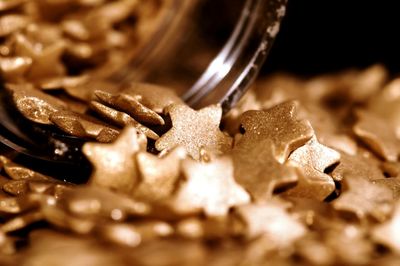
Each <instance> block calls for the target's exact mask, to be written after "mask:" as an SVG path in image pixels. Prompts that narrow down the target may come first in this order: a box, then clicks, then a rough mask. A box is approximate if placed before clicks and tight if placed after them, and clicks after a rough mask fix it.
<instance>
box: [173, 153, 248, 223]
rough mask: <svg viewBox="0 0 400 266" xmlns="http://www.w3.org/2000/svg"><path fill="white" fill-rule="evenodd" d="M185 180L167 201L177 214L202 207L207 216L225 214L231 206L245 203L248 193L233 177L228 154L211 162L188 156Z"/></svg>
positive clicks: (191, 211) (183, 166) (184, 168)
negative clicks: (203, 161) (202, 161)
mask: <svg viewBox="0 0 400 266" xmlns="http://www.w3.org/2000/svg"><path fill="white" fill-rule="evenodd" d="M182 168H183V175H184V180H183V181H182V182H181V184H180V185H179V188H178V191H177V193H176V195H175V196H174V198H173V199H172V200H171V202H170V204H171V207H172V209H173V210H174V211H175V212H177V213H179V214H183V215H184V214H189V213H197V212H200V211H204V212H205V214H206V215H208V216H224V215H226V214H227V213H228V210H229V208H230V207H233V206H237V205H241V204H246V203H248V202H249V201H250V196H249V194H247V192H246V191H245V190H244V189H243V188H242V187H241V186H239V185H238V184H237V183H236V182H235V179H234V178H233V163H232V160H231V158H230V157H221V158H218V159H215V160H214V161H212V162H210V163H199V162H196V161H193V160H191V159H187V160H185V161H184V162H183V165H182Z"/></svg>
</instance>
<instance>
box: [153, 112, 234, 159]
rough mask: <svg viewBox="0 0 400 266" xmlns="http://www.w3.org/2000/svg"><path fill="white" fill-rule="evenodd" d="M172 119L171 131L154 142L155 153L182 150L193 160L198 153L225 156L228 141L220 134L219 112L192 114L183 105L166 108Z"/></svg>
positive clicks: (228, 139)
mask: <svg viewBox="0 0 400 266" xmlns="http://www.w3.org/2000/svg"><path fill="white" fill-rule="evenodd" d="M166 110H167V113H169V114H170V116H171V119H172V129H170V130H169V131H168V132H167V133H165V134H164V135H163V136H161V138H160V139H158V140H157V141H156V148H157V150H159V151H162V150H165V149H167V150H169V149H172V148H174V147H176V146H182V147H184V148H185V149H186V151H187V153H188V154H189V155H190V156H192V157H193V158H194V159H195V160H199V159H200V149H201V148H205V149H209V150H215V151H219V152H227V151H229V150H230V148H231V144H232V139H231V138H230V137H229V136H228V135H226V134H224V133H223V132H221V131H220V129H219V123H220V121H221V116H222V109H221V107H220V106H217V105H212V106H209V107H206V108H203V109H201V110H199V111H195V110H193V109H191V108H190V107H188V106H186V105H171V106H169V107H167V108H166Z"/></svg>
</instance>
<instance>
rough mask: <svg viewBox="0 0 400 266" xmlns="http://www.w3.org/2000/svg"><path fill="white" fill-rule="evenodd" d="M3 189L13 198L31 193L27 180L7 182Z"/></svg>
mask: <svg viewBox="0 0 400 266" xmlns="http://www.w3.org/2000/svg"><path fill="white" fill-rule="evenodd" d="M2 189H3V190H4V191H5V192H7V193H8V194H11V195H13V196H18V195H21V194H26V193H27V192H28V191H29V188H28V182H27V181H26V180H16V181H10V182H7V183H6V184H4V185H3V186H2Z"/></svg>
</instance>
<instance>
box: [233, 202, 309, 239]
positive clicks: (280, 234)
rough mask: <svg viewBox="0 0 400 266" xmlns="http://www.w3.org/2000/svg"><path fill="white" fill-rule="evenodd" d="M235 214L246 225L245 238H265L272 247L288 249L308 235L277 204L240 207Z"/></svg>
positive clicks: (302, 226)
mask: <svg viewBox="0 0 400 266" xmlns="http://www.w3.org/2000/svg"><path fill="white" fill-rule="evenodd" d="M235 213H236V215H237V217H238V218H239V219H241V220H242V221H243V222H244V223H245V230H244V232H243V234H244V236H245V237H247V238H250V239H254V238H256V237H260V236H263V237H266V238H267V239H268V240H269V241H270V245H274V246H278V247H287V246H290V245H292V244H293V243H294V242H295V241H296V240H298V239H299V238H300V237H302V236H303V235H305V233H306V228H305V226H304V225H302V224H301V223H299V222H298V221H296V220H295V219H294V218H292V217H291V216H290V215H289V214H288V213H287V211H286V210H285V208H284V207H283V206H280V204H279V203H276V202H266V203H259V204H251V205H243V206H239V207H237V208H236V209H235Z"/></svg>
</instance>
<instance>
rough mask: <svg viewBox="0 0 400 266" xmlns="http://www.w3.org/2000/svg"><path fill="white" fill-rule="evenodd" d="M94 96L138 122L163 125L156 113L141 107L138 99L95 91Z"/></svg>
mask: <svg viewBox="0 0 400 266" xmlns="http://www.w3.org/2000/svg"><path fill="white" fill-rule="evenodd" d="M94 94H95V95H96V97H97V99H98V100H99V101H100V102H102V103H104V104H106V105H108V106H110V107H112V108H114V109H117V110H120V111H124V112H126V113H127V114H129V115H130V116H132V117H133V118H135V119H136V120H138V121H140V122H144V123H148V124H155V125H163V124H164V119H163V118H162V117H161V116H160V115H158V114H157V113H156V112H154V111H153V110H151V109H149V108H148V107H146V106H145V105H143V104H142V103H141V102H140V97H135V96H131V95H128V94H124V93H121V94H116V95H115V94H111V93H108V92H105V91H101V90H96V91H95V92H94Z"/></svg>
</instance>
